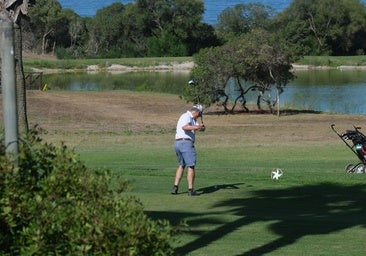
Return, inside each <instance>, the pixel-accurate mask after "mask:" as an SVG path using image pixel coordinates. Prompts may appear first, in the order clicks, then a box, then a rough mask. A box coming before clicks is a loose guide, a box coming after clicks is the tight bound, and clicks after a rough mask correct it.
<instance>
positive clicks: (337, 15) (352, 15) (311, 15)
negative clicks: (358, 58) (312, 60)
mask: <svg viewBox="0 0 366 256" xmlns="http://www.w3.org/2000/svg"><path fill="white" fill-rule="evenodd" d="M273 29H275V30H276V31H278V33H280V34H281V36H282V37H283V38H285V39H286V40H287V41H288V42H289V43H291V44H294V45H295V44H296V45H297V47H298V50H299V51H302V53H303V54H304V55H350V54H356V53H357V52H360V50H361V52H362V51H363V50H364V49H365V46H366V39H365V35H366V32H365V31H366V9H365V6H364V5H363V4H362V3H361V2H360V1H359V0H322V1H316V0H307V1H303V0H294V1H292V3H291V4H290V6H289V7H288V8H287V9H286V10H284V11H283V12H282V13H280V14H279V15H278V16H277V17H276V18H275V19H274V23H273Z"/></svg>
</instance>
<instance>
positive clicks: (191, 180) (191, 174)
mask: <svg viewBox="0 0 366 256" xmlns="http://www.w3.org/2000/svg"><path fill="white" fill-rule="evenodd" d="M194 176H195V175H194V166H190V167H188V172H187V182H188V189H189V190H192V189H193V187H194Z"/></svg>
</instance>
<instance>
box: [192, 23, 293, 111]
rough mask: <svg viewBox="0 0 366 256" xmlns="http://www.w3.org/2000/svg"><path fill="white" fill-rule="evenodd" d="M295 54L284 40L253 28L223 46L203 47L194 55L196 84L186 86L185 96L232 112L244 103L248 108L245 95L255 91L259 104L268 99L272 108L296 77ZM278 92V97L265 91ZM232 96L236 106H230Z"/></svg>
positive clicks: (243, 105) (193, 71) (193, 74)
mask: <svg viewBox="0 0 366 256" xmlns="http://www.w3.org/2000/svg"><path fill="white" fill-rule="evenodd" d="M292 58H293V57H292V55H290V54H289V52H287V51H286V50H285V49H284V48H283V44H282V43H281V41H278V40H277V38H276V37H275V36H274V35H272V34H270V33H268V32H267V31H266V30H263V29H257V30H252V31H251V32H250V33H247V34H245V35H244V36H242V37H240V38H238V39H236V40H232V41H230V42H228V43H226V44H224V45H223V46H219V47H215V48H210V49H204V50H202V51H200V52H199V54H197V55H195V57H194V60H195V64H196V65H195V67H194V68H193V70H192V76H193V77H194V79H195V84H194V85H193V86H192V85H190V84H188V85H186V92H185V98H186V99H187V100H188V101H196V102H200V103H202V104H205V105H206V106H210V105H211V104H214V103H215V104H221V105H222V106H223V107H224V109H225V110H226V111H233V110H234V108H235V106H236V104H237V103H238V102H241V105H242V107H243V108H244V109H245V110H247V108H246V94H247V93H248V92H251V91H252V90H255V91H256V92H257V94H258V107H259V108H260V102H261V101H262V100H263V101H265V102H266V103H267V104H268V106H269V107H270V108H271V109H272V107H273V106H275V105H276V104H277V103H278V101H279V95H280V94H281V93H282V91H283V87H284V86H286V84H287V83H288V82H289V81H290V80H291V79H292V78H293V74H292V72H291V69H292V65H291V63H292V61H293V59H292ZM273 89H274V90H275V91H276V97H275V98H271V97H269V96H266V92H268V91H271V90H273ZM229 99H232V100H233V101H234V105H233V106H232V107H231V109H230V107H229V105H228V101H229Z"/></svg>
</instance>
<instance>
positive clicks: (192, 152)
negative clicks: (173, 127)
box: [174, 140, 196, 167]
mask: <svg viewBox="0 0 366 256" xmlns="http://www.w3.org/2000/svg"><path fill="white" fill-rule="evenodd" d="M174 149H175V153H176V155H177V159H178V162H179V165H181V166H184V167H185V166H189V167H194V166H195V165H196V149H195V147H194V143H193V142H192V141H190V140H178V141H177V140H176V141H174Z"/></svg>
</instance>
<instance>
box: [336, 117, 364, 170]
mask: <svg viewBox="0 0 366 256" xmlns="http://www.w3.org/2000/svg"><path fill="white" fill-rule="evenodd" d="M334 127H335V125H334V124H332V125H331V128H332V130H333V131H334V132H335V133H336V134H337V135H338V137H339V138H340V139H341V140H342V141H343V142H344V143H345V144H346V145H347V147H348V148H350V149H351V150H352V152H353V153H354V154H355V155H356V156H357V157H358V159H359V161H360V162H359V163H357V164H349V165H347V166H346V168H345V169H346V172H348V173H365V171H366V136H365V135H364V134H363V133H362V132H360V129H361V127H356V126H353V130H346V131H345V132H343V133H339V132H337V131H336V129H335V128H334Z"/></svg>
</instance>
